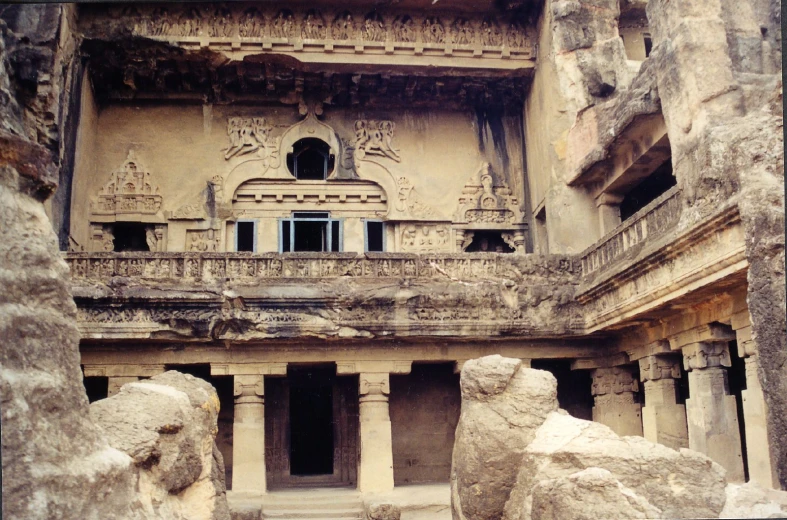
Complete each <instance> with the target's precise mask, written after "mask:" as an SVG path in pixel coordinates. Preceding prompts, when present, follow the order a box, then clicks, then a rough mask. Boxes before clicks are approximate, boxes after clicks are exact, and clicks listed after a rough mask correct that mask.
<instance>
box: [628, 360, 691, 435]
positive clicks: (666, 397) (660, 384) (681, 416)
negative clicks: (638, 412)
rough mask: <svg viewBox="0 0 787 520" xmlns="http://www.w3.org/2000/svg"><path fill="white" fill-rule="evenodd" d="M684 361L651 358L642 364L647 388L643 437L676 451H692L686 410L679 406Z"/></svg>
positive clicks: (642, 375)
mask: <svg viewBox="0 0 787 520" xmlns="http://www.w3.org/2000/svg"><path fill="white" fill-rule="evenodd" d="M680 361H681V360H680V357H679V356H677V355H674V354H673V355H651V356H647V357H644V358H642V359H640V360H639V377H640V379H641V380H642V385H643V386H644V388H645V406H644V407H643V408H642V429H643V433H644V434H645V438H646V439H647V440H649V441H651V442H657V443H659V444H663V445H664V446H668V447H670V448H672V449H675V450H677V449H680V448H688V447H689V432H688V426H687V424H686V407H685V406H684V405H682V404H678V389H677V379H679V378H680Z"/></svg>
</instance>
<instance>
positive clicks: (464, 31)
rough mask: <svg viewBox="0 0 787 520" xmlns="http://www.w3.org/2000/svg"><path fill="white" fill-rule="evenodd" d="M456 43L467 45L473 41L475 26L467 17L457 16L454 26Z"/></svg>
mask: <svg viewBox="0 0 787 520" xmlns="http://www.w3.org/2000/svg"><path fill="white" fill-rule="evenodd" d="M453 35H454V43H456V44H458V45H467V44H469V43H472V42H473V36H474V34H473V26H472V25H471V24H470V21H469V20H467V18H457V19H456V21H455V22H454V28H453Z"/></svg>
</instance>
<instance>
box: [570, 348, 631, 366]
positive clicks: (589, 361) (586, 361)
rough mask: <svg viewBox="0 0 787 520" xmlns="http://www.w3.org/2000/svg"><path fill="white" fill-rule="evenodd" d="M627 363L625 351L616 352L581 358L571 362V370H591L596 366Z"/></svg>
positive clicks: (627, 357)
mask: <svg viewBox="0 0 787 520" xmlns="http://www.w3.org/2000/svg"><path fill="white" fill-rule="evenodd" d="M628 363H629V356H628V354H626V353H625V352H618V353H617V354H613V355H611V356H605V357H597V358H581V359H575V360H574V361H572V362H571V370H592V369H596V368H611V367H616V366H619V365H626V364H628Z"/></svg>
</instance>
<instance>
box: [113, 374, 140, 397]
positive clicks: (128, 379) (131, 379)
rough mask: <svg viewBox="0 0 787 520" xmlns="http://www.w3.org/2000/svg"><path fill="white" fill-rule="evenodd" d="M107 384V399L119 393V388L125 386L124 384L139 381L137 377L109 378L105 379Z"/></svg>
mask: <svg viewBox="0 0 787 520" xmlns="http://www.w3.org/2000/svg"><path fill="white" fill-rule="evenodd" d="M107 380H108V381H109V384H108V385H107V397H112V396H113V395H115V394H116V393H118V392H120V387H121V386H123V385H125V384H126V383H134V382H136V381H139V377H136V376H110V377H108V378H107Z"/></svg>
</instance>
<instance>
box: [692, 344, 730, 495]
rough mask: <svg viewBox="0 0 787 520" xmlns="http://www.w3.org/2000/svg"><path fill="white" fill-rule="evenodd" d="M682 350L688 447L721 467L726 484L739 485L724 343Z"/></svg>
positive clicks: (728, 356)
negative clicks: (685, 380)
mask: <svg viewBox="0 0 787 520" xmlns="http://www.w3.org/2000/svg"><path fill="white" fill-rule="evenodd" d="M682 350H683V365H684V367H685V368H686V370H688V371H689V396H690V397H689V399H687V400H686V417H687V422H688V430H689V448H691V449H692V450H695V451H699V452H701V453H704V454H705V455H707V456H708V457H710V458H711V459H713V460H715V461H716V462H718V463H719V464H721V465H722V466H724V468H725V469H726V470H727V480H729V481H730V482H743V480H744V473H743V457H742V454H741V436H740V431H739V429H738V412H737V409H736V401H735V396H734V395H729V385H728V381H727V371H726V370H725V369H724V367H729V366H730V353H729V348H728V346H727V343H726V341H725V342H721V341H719V342H698V343H689V344H687V345H685V346H683V348H682Z"/></svg>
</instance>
